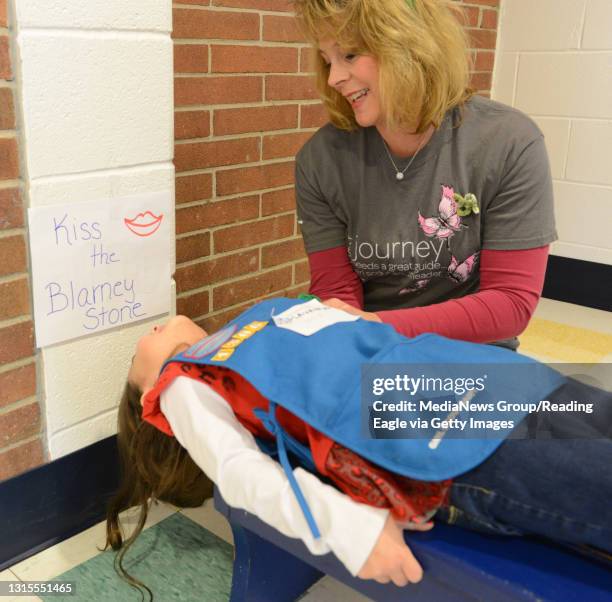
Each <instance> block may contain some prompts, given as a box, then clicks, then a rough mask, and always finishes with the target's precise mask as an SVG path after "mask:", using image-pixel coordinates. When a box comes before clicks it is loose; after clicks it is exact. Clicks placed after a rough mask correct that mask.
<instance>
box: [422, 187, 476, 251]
mask: <svg viewBox="0 0 612 602" xmlns="http://www.w3.org/2000/svg"><path fill="white" fill-rule="evenodd" d="M418 215H419V216H418V220H419V226H421V230H423V232H424V233H425V235H426V236H429V237H430V238H431V237H433V236H435V237H436V238H438V239H441V240H446V244H447V246H448V245H449V239H450V238H451V237H452V236H454V234H455V232H459V230H461V229H462V228H467V226H466V225H464V224H462V223H461V217H460V216H459V215H458V213H457V202H456V201H455V191H454V190H453V187H452V186H445V185H444V184H443V185H442V198H441V199H440V203H439V205H438V216H437V217H435V216H434V217H423V216H422V215H421V212H420V211H419V212H418ZM449 248H450V247H449Z"/></svg>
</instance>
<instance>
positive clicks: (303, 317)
mask: <svg viewBox="0 0 612 602" xmlns="http://www.w3.org/2000/svg"><path fill="white" fill-rule="evenodd" d="M358 319H359V316H355V315H353V314H349V313H347V312H345V311H342V310H341V309H336V308H335V307H328V306H327V305H323V303H321V302H320V301H317V300H316V299H313V300H312V301H308V303H301V304H300V305H294V306H293V307H291V308H289V309H288V310H286V311H284V312H283V313H282V314H278V315H277V316H272V320H274V323H275V324H276V325H277V326H278V327H279V328H285V329H286V330H292V331H293V332H297V333H298V334H302V335H304V336H305V337H309V336H310V335H312V334H314V333H315V332H319V330H323V329H324V328H327V327H328V326H331V325H332V324H338V323H339V322H354V321H355V320H358Z"/></svg>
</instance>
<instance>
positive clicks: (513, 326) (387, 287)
mask: <svg viewBox="0 0 612 602" xmlns="http://www.w3.org/2000/svg"><path fill="white" fill-rule="evenodd" d="M295 7H296V12H297V16H298V21H299V23H300V24H301V28H302V30H303V31H304V34H305V35H306V37H307V39H309V40H310V41H311V42H312V44H313V45H314V46H315V49H316V58H315V65H316V71H317V82H318V88H319V91H320V93H321V96H322V98H323V102H324V105H325V107H326V109H327V111H328V114H329V118H330V122H331V123H329V124H327V125H325V126H324V127H322V128H321V129H320V130H319V131H318V132H317V133H316V134H315V135H314V136H313V137H312V138H311V139H310V140H309V141H308V142H307V143H306V144H305V145H304V147H303V148H302V149H301V150H300V152H299V153H298V155H297V158H296V174H295V181H296V197H297V209H298V221H299V223H300V225H301V229H302V235H303V237H304V242H305V247H306V251H307V253H308V258H309V263H310V271H311V288H310V292H312V293H313V294H316V295H317V296H319V297H320V298H322V299H328V300H329V301H328V303H329V304H330V305H333V306H336V307H341V308H343V309H345V310H346V311H349V312H353V313H356V314H358V315H360V316H362V317H363V318H365V319H368V320H375V321H382V322H386V323H388V324H391V325H392V326H393V327H394V328H395V329H396V330H397V331H398V332H400V333H401V334H404V335H406V336H416V335H418V334H420V333H422V332H435V333H438V334H442V335H445V336H448V337H450V338H457V339H463V340H468V341H474V342H491V343H497V344H501V345H504V346H507V347H510V348H512V349H516V347H517V346H518V341H517V339H516V336H517V335H518V334H519V333H520V332H522V331H523V330H524V328H525V327H526V325H527V323H528V322H529V319H530V317H531V315H532V313H533V311H534V310H535V307H536V305H537V301H538V299H539V296H540V294H541V291H542V287H543V282H544V273H545V269H546V261H547V256H548V245H549V243H551V242H552V241H554V240H555V238H556V232H555V227H554V218H553V198H552V184H551V176H550V169H549V165H548V158H547V154H546V149H545V145H544V138H543V135H542V133H541V131H540V130H539V129H538V127H537V126H536V125H535V123H534V122H533V121H531V120H530V119H529V118H528V117H527V116H525V115H523V114H522V113H520V112H519V111H517V110H515V109H513V108H510V107H507V106H504V105H502V104H500V103H498V102H494V101H491V100H489V99H486V98H483V97H480V96H474V95H473V91H472V90H471V89H470V88H469V87H468V80H469V63H468V58H467V57H468V50H467V48H468V43H467V40H466V34H465V31H464V29H463V27H462V25H461V24H460V22H459V18H458V17H459V15H460V10H461V9H460V8H459V7H458V6H457V3H455V2H450V1H447V0H411V1H406V0H385V1H384V2H381V1H380V0H343V1H339V0H296V1H295Z"/></svg>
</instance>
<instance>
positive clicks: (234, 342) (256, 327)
mask: <svg viewBox="0 0 612 602" xmlns="http://www.w3.org/2000/svg"><path fill="white" fill-rule="evenodd" d="M267 324H268V322H261V321H259V320H255V321H254V322H251V323H250V324H247V325H246V326H244V327H242V328H241V329H240V330H239V331H238V332H236V333H235V334H233V335H232V337H231V338H230V339H229V340H227V341H226V342H225V343H223V344H222V345H221V346H220V347H219V350H218V351H217V353H215V355H214V356H213V357H212V358H211V359H212V360H214V361H215V362H224V361H226V360H228V359H229V358H230V357H232V354H233V353H234V350H235V349H236V347H238V346H239V345H242V343H244V342H245V341H246V340H247V339H250V338H251V337H252V336H253V335H254V334H255V333H256V332H259V331H260V330H261V329H262V328H263V327H264V326H266V325H267Z"/></svg>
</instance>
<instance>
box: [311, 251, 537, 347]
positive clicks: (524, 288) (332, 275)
mask: <svg viewBox="0 0 612 602" xmlns="http://www.w3.org/2000/svg"><path fill="white" fill-rule="evenodd" d="M548 250H549V246H548V245H545V246H543V247H538V248H534V249H520V250H517V251H497V250H489V249H484V250H483V251H481V254H480V290H479V291H478V292H476V293H473V294H471V295H466V296H465V297H462V298H460V299H451V300H449V301H443V302H442V303H437V304H435V305H428V306H425V307H412V308H406V309H396V310H387V311H379V312H376V313H372V312H363V311H358V310H356V309H354V308H358V309H359V310H361V308H362V307H363V305H360V306H359V305H357V303H356V302H354V300H355V299H357V295H356V293H354V292H352V289H351V288H350V287H348V284H347V287H348V288H346V289H345V290H346V291H347V292H346V293H345V294H343V296H338V295H335V294H333V292H334V290H344V289H342V288H338V285H337V284H336V287H337V288H336V289H333V288H332V287H333V285H334V283H339V282H345V283H349V282H350V278H349V277H348V276H347V274H348V271H349V270H350V271H352V272H353V274H354V271H353V269H352V267H351V265H350V262H349V260H348V256H347V254H346V250H344V254H342V253H341V252H340V248H335V249H329V250H327V251H321V252H320V253H318V254H317V253H313V254H312V255H313V256H314V255H318V256H317V257H316V258H311V270H312V269H313V267H314V269H315V271H316V273H314V272H313V275H312V282H313V285H311V293H312V294H315V295H317V296H319V297H321V298H322V299H328V300H329V297H330V296H331V297H335V298H336V299H339V300H340V301H341V303H338V302H336V301H334V300H333V299H331V300H329V301H328V304H329V305H332V306H333V307H338V308H341V309H345V310H346V311H348V312H350V313H355V314H358V315H361V316H362V317H363V318H365V319H368V320H374V321H381V322H385V323H387V324H391V326H393V327H394V328H395V330H397V332H399V333H400V334H403V335H405V336H408V337H414V336H417V335H419V334H422V333H424V332H435V333H437V334H441V335H443V336H446V337H449V338H453V339H461V340H465V341H472V342H475V343H488V342H490V341H496V340H500V339H504V338H509V337H513V336H517V335H518V334H520V333H521V332H523V330H524V329H525V328H526V327H527V324H528V323H529V320H530V318H531V316H532V315H533V312H534V311H535V308H536V306H537V303H538V300H539V298H540V295H541V294H542V288H543V286H544V276H545V273H546V263H547V260H548ZM323 254H327V256H328V257H329V258H330V261H329V262H328V263H327V266H328V267H325V263H326V261H325V259H326V258H325V257H324V256H323ZM315 283H323V284H324V285H325V286H323V285H321V284H318V285H317V286H314V284H315ZM352 286H353V287H354V286H355V285H352ZM359 286H361V283H359ZM330 293H331V294H330ZM344 304H348V305H347V306H345V305H344ZM349 306H350V307H349Z"/></svg>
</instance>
